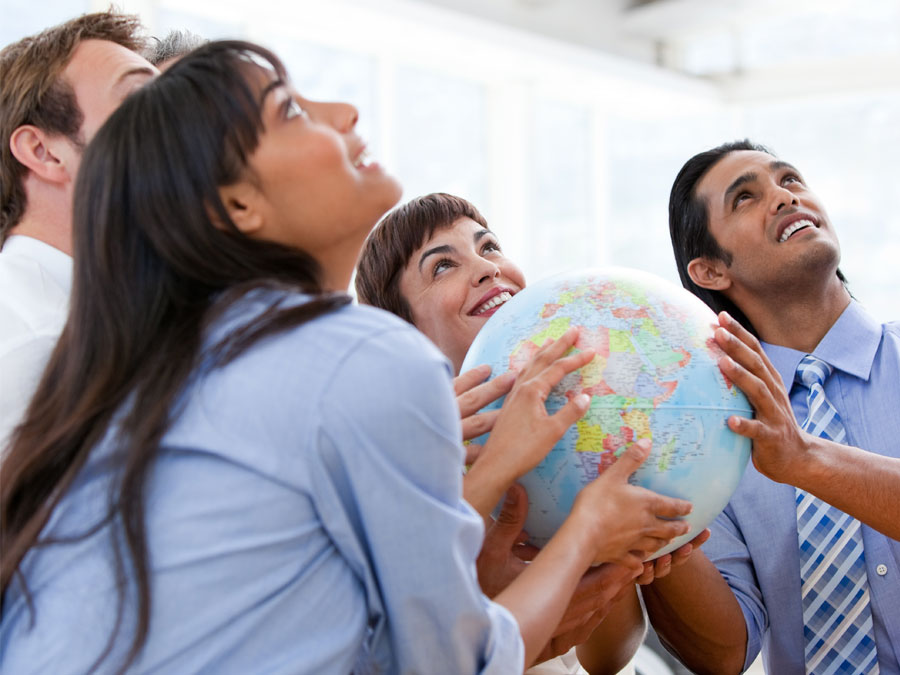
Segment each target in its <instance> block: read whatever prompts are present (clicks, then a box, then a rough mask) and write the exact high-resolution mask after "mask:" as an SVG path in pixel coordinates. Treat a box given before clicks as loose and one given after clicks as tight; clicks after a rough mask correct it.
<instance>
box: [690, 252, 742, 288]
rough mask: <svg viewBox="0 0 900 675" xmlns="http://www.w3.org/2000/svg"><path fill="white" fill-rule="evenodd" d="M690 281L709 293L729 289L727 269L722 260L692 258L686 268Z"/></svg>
mask: <svg viewBox="0 0 900 675" xmlns="http://www.w3.org/2000/svg"><path fill="white" fill-rule="evenodd" d="M687 271H688V275H690V277H691V281H693V282H694V283H695V284H697V285H698V286H699V287H700V288H706V289H709V290H711V291H724V290H726V289H728V288H730V287H731V278H730V277H729V276H728V268H727V266H726V265H725V262H724V261H722V260H715V259H713V258H694V259H693V260H691V262H689V263H688V266H687Z"/></svg>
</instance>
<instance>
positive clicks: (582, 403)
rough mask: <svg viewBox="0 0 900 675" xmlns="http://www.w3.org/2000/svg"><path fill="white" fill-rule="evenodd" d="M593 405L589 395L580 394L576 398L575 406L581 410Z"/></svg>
mask: <svg viewBox="0 0 900 675" xmlns="http://www.w3.org/2000/svg"><path fill="white" fill-rule="evenodd" d="M590 404H591V397H590V396H589V395H588V394H578V396H576V397H575V405H577V406H578V407H579V408H582V409H585V410H586V409H587V407H588V406H589V405H590Z"/></svg>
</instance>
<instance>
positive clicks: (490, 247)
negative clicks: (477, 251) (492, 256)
mask: <svg viewBox="0 0 900 675" xmlns="http://www.w3.org/2000/svg"><path fill="white" fill-rule="evenodd" d="M501 252H502V251H501V249H500V244H499V243H498V242H496V241H492V240H490V239H488V240H486V241H485V242H484V244H482V246H481V255H485V254H487V253H501Z"/></svg>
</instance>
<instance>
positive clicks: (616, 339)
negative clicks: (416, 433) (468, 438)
mask: <svg viewBox="0 0 900 675" xmlns="http://www.w3.org/2000/svg"><path fill="white" fill-rule="evenodd" d="M715 324H716V317H715V314H714V313H713V312H712V310H710V309H709V308H708V307H707V306H706V305H705V304H704V303H703V302H702V301H701V300H699V299H698V298H696V297H695V296H694V295H692V294H691V293H689V292H688V291H686V290H684V289H683V288H680V287H678V286H676V285H674V284H672V283H669V282H667V281H665V280H663V279H661V278H658V277H656V276H654V275H652V274H648V273H645V272H641V271H638V270H631V269H626V268H615V267H610V268H597V269H588V270H580V271H575V272H570V273H564V274H560V275H557V276H554V277H550V278H548V279H545V280H543V281H540V282H538V283H535V284H532V285H530V286H528V287H527V288H525V289H524V290H522V291H521V292H519V293H517V294H516V295H515V296H513V298H512V299H511V300H509V301H508V302H506V304H505V305H504V306H502V307H501V308H500V309H499V310H498V311H497V312H496V313H495V314H494V316H492V317H491V318H490V319H489V320H488V321H487V322H486V323H485V325H484V326H483V327H482V329H481V330H480V331H479V333H478V335H477V336H476V338H475V340H474V342H473V343H472V345H471V347H470V348H469V351H468V353H467V354H466V358H465V360H464V362H463V366H462V369H463V370H464V371H465V370H467V369H469V368H472V367H474V366H476V365H479V364H484V363H486V364H489V365H490V366H491V368H492V372H493V373H494V374H497V375H499V374H501V373H503V372H505V371H506V370H507V369H519V368H521V367H522V366H523V365H524V364H525V363H526V362H527V361H528V359H529V357H531V356H532V354H534V353H535V351H537V349H538V348H539V347H540V346H541V345H542V344H544V342H545V341H546V340H547V339H548V338H554V339H555V338H558V337H560V336H561V335H562V334H563V333H565V332H566V330H567V329H568V328H570V327H571V326H579V327H580V329H581V330H580V335H579V337H578V340H577V342H576V344H575V347H574V349H578V350H580V349H588V348H589V349H593V350H595V351H596V352H597V356H596V357H595V358H594V359H593V360H592V361H591V362H590V363H588V364H587V365H585V366H584V367H583V368H581V369H579V370H578V371H575V372H573V373H570V374H569V375H567V376H566V377H565V378H564V379H563V380H562V382H560V384H559V385H558V386H556V387H555V388H554V389H553V391H552V392H551V394H550V396H549V397H548V398H547V409H548V411H550V412H554V411H556V410H558V409H559V408H560V407H561V406H562V405H564V404H565V402H566V401H567V400H568V399H570V398H571V397H573V396H576V395H578V394H580V393H582V392H584V393H587V394H589V395H590V397H591V399H590V406H589V409H588V411H587V413H586V414H585V415H584V417H583V418H582V419H581V420H579V421H578V422H577V423H576V424H574V425H573V426H572V427H570V428H569V430H568V431H567V432H566V434H565V435H564V436H563V437H562V439H561V440H560V441H559V443H557V444H556V446H554V447H553V449H552V450H550V452H549V453H548V454H547V456H546V457H545V459H544V460H543V461H542V462H541V463H540V464H539V465H538V466H537V467H535V468H534V469H533V470H532V471H530V472H529V473H528V474H526V475H525V476H523V477H522V478H521V479H520V482H521V484H522V485H523V486H524V487H525V489H526V490H527V492H528V499H529V509H528V519H527V521H526V523H525V530H526V531H527V532H528V535H529V537H530V542H531V543H532V544H535V545H536V546H543V545H544V544H546V543H547V541H548V540H549V539H550V537H552V536H553V534H554V533H555V532H556V530H557V529H558V528H559V526H560V525H561V524H562V522H563V520H565V518H566V516H567V515H568V513H569V511H570V509H571V508H572V504H573V502H574V500H575V496H576V495H577V494H578V492H579V490H581V488H582V487H584V486H585V485H586V484H587V483H589V482H590V481H591V480H593V479H594V478H596V477H597V476H598V475H599V473H600V472H602V471H603V470H604V469H605V468H606V467H608V466H609V465H611V464H612V463H613V462H615V461H616V458H617V457H618V456H619V455H620V454H621V453H622V452H624V450H625V449H626V448H627V447H628V446H629V445H630V444H632V443H634V442H636V441H637V440H639V439H641V438H648V439H650V440H651V441H652V452H651V454H650V456H649V457H648V458H647V460H646V461H645V462H644V464H643V465H642V466H641V467H640V468H639V469H638V470H637V472H635V473H634V474H633V475H632V477H631V478H630V482H632V483H633V484H636V485H640V486H643V487H646V488H649V489H650V490H653V491H655V492H658V493H660V494H663V495H667V496H672V497H679V498H682V499H687V500H689V501H691V502H692V503H693V511H692V512H691V514H690V515H689V516H687V517H686V520H687V521H688V523H689V524H690V525H691V530H690V532H689V533H688V534H686V535H683V536H681V537H678V538H677V539H675V540H673V541H672V542H671V543H670V544H669V545H667V546H665V547H663V548H662V549H660V550H658V551H656V552H655V553H653V554H652V555H651V556H650V557H649V558H648V560H649V559H653V558H656V557H659V556H660V555H663V554H664V553H668V552H670V551H673V550H675V549H676V548H678V547H679V546H681V545H682V544H684V543H686V542H687V541H689V540H690V539H692V538H693V537H695V536H696V535H697V534H699V533H700V532H701V531H702V530H703V528H705V527H707V526H708V525H709V524H710V523H711V522H712V521H713V519H714V518H715V517H716V516H717V515H718V514H719V513H720V512H721V511H722V509H724V508H725V506H726V504H727V503H728V500H729V499H730V498H731V495H732V494H733V493H734V491H735V489H736V488H737V485H738V482H739V481H740V479H741V476H742V475H743V472H744V469H745V468H746V466H747V461H748V460H749V457H750V441H749V440H748V439H746V438H744V437H742V436H739V435H738V434H735V433H734V432H732V431H731V430H730V429H729V428H728V426H727V424H726V420H727V419H728V417H729V416H731V415H741V416H744V417H751V416H752V415H753V411H752V408H751V407H750V404H749V403H748V401H747V399H746V398H745V397H744V395H743V394H742V393H741V392H740V391H739V390H738V389H737V387H735V386H734V384H733V383H731V382H729V381H727V380H726V379H725V377H724V376H723V375H722V373H721V371H720V370H719V367H718V365H717V360H718V358H719V357H720V356H721V354H722V352H721V351H720V350H719V348H718V346H717V345H716V343H715V341H714V339H713V333H714V330H715ZM502 402H503V401H502V399H501V400H499V401H496V402H494V403H493V404H491V405H490V406H488V408H486V409H491V408H497V407H500V406H501V405H502ZM484 438H486V437H483V438H482V439H479V441H476V442H482V441H483V440H484Z"/></svg>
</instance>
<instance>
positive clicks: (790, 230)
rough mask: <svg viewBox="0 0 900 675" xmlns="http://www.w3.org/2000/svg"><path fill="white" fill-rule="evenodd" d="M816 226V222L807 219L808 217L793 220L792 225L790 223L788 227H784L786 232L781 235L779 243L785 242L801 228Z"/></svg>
mask: <svg viewBox="0 0 900 675" xmlns="http://www.w3.org/2000/svg"><path fill="white" fill-rule="evenodd" d="M815 226H816V224H815V223H814V222H813V221H811V220H809V219H806V218H804V219H803V220H798V221H796V222H793V223H791V224H790V225H788V226H787V227H786V228H784V232H782V233H781V236H780V237H778V243H779V244H783V243H784V242H786V241H787V240H788V239H789V238H790V236H791V235H792V234H794V233H795V232H799V231H800V230H805V229H806V228H808V227H815Z"/></svg>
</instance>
